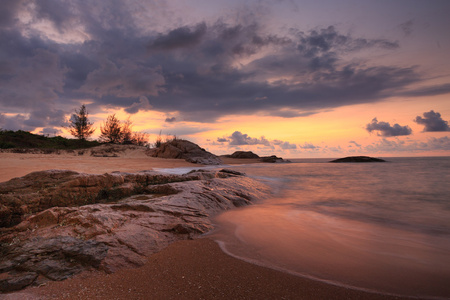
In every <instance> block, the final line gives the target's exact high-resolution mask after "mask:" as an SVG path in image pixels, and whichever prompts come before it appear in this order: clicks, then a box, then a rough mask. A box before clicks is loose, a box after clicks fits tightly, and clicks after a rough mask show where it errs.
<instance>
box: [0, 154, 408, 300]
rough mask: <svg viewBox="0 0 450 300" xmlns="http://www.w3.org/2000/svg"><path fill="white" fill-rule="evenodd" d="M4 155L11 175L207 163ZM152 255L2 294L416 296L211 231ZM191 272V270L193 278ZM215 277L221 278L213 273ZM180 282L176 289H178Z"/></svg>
mask: <svg viewBox="0 0 450 300" xmlns="http://www.w3.org/2000/svg"><path fill="white" fill-rule="evenodd" d="M8 157H10V158H12V159H7V158H8ZM0 159H2V160H3V161H4V162H5V164H4V165H3V166H2V168H1V169H2V170H5V169H6V170H8V171H9V173H8V172H6V173H3V176H11V174H15V176H12V177H10V178H8V179H6V180H9V179H11V178H13V177H19V176H23V175H21V173H22V172H25V170H26V174H28V173H30V172H32V171H38V170H42V169H49V168H51V169H58V168H61V167H60V166H62V165H64V166H65V169H72V170H76V171H79V172H86V173H96V174H98V173H105V172H111V171H113V170H118V169H120V170H121V171H124V172H133V171H138V170H142V169H145V168H146V169H152V168H158V167H162V168H180V167H181V168H183V167H201V166H199V165H195V164H191V163H188V162H185V161H184V160H177V159H162V158H151V157H148V156H142V155H141V154H139V153H137V152H131V153H127V154H125V155H123V156H121V157H89V156H81V157H78V156H73V155H68V154H63V155H61V154H57V155H52V154H3V155H2V154H0ZM80 163H81V165H80ZM248 163H261V162H260V161H256V160H254V159H248V160H245V159H244V160H242V159H230V161H226V162H225V161H224V164H230V165H233V164H248ZM43 166H45V168H43ZM2 178H3V177H2ZM0 181H1V180H0ZM146 260H147V262H146V263H145V264H144V266H142V267H138V268H134V269H122V270H119V271H117V272H115V273H112V274H105V273H102V272H100V271H94V272H91V273H88V272H84V273H81V274H79V275H76V276H74V277H72V278H69V279H67V280H65V281H61V282H57V281H53V282H48V283H45V285H44V286H41V287H29V288H27V289H25V290H22V291H19V292H15V293H10V294H0V299H61V298H63V299H64V298H68V299H125V298H130V297H131V298H133V299H148V297H147V296H148V295H149V294H151V295H154V297H151V298H153V299H180V298H182V299H192V298H196V299H199V298H205V299H230V298H234V299H243V298H278V299H279V298H283V297H284V298H286V299H294V298H296V299H298V298H302V299H343V298H346V299H357V298H359V299H361V298H364V299H413V298H408V297H399V296H390V295H383V294H374V293H370V292H365V291H361V290H356V289H352V288H346V287H339V286H335V285H332V284H329V283H325V282H321V281H319V280H314V279H308V278H305V277H301V276H297V275H293V274H289V273H286V272H282V271H279V270H274V269H269V268H267V267H263V266H259V265H257V264H252V263H249V262H246V261H243V260H240V259H238V258H235V257H232V256H230V255H229V254H226V253H225V252H224V251H222V250H221V249H220V247H219V245H218V244H217V243H216V242H214V241H213V240H211V238H208V237H201V238H199V239H195V240H188V241H178V242H175V243H172V244H170V245H169V246H168V247H166V248H164V249H163V250H161V251H160V252H157V253H155V254H153V255H150V256H148V257H147V258H146ZM180 272H183V273H186V274H189V275H186V276H185V277H182V276H181V277H180V276H178V275H177V274H178V273H180ZM161 273H162V274H163V275H161ZM115 274H117V275H115ZM164 274H168V275H170V276H169V277H167V276H166V275H164ZM187 276H190V277H189V278H190V281H189V280H187V279H189V278H188V277H187ZM252 276H253V277H252ZM210 277H213V278H214V279H215V281H211V280H210V279H208V278H210ZM145 278H148V280H144V279H145ZM149 282H151V284H150V285H149ZM195 283H198V284H197V289H195V288H194V285H195ZM174 285H175V286H176V290H175V291H174V290H172V287H173V286H174ZM236 287H239V288H236ZM175 292H176V293H175ZM199 292H200V293H199ZM54 295H55V296H54ZM36 297H38V298H36ZM39 297H40V298H39Z"/></svg>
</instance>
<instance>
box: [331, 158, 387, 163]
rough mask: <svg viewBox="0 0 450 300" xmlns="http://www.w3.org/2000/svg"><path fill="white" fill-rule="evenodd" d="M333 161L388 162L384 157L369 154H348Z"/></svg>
mask: <svg viewBox="0 0 450 300" xmlns="http://www.w3.org/2000/svg"><path fill="white" fill-rule="evenodd" d="M330 162H332V163H346V162H350V163H361V162H362V163H367V162H386V161H385V160H384V159H380V158H375V157H369V156H348V157H344V158H338V159H335V160H332V161H330Z"/></svg>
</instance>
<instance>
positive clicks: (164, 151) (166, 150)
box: [147, 139, 222, 165]
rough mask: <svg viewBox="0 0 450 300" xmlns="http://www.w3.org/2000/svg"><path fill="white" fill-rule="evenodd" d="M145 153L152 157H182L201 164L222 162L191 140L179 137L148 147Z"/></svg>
mask: <svg viewBox="0 0 450 300" xmlns="http://www.w3.org/2000/svg"><path fill="white" fill-rule="evenodd" d="M147 154H148V155H150V156H152V157H160V158H178V159H184V160H186V161H188V162H191V163H195V164H202V165H220V164H222V161H221V160H220V158H219V157H217V156H216V155H214V154H212V153H210V152H208V151H206V150H205V149H203V148H200V147H199V146H198V145H196V144H194V143H192V142H189V141H186V140H180V139H173V140H171V141H168V142H166V143H162V144H161V146H159V147H158V148H154V149H149V150H148V151H147Z"/></svg>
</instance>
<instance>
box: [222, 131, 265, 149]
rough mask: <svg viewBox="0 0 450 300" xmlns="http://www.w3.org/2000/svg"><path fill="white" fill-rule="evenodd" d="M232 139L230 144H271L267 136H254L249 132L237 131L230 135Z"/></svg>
mask: <svg viewBox="0 0 450 300" xmlns="http://www.w3.org/2000/svg"><path fill="white" fill-rule="evenodd" d="M228 138H229V140H230V145H232V146H240V145H265V146H270V142H269V141H268V140H267V139H266V138H265V137H263V136H262V137H261V138H259V139H258V138H252V137H249V136H248V134H242V133H241V132H240V131H235V132H233V133H232V134H231V136H229V137H228Z"/></svg>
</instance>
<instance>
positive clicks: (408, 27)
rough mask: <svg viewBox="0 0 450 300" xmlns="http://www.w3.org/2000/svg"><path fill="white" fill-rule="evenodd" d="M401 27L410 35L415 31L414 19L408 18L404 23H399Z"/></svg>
mask: <svg viewBox="0 0 450 300" xmlns="http://www.w3.org/2000/svg"><path fill="white" fill-rule="evenodd" d="M399 27H400V29H401V30H402V31H403V34H404V35H405V36H410V35H411V33H412V32H413V27H414V20H413V19H411V20H408V21H406V22H404V23H402V24H400V25H399Z"/></svg>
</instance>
